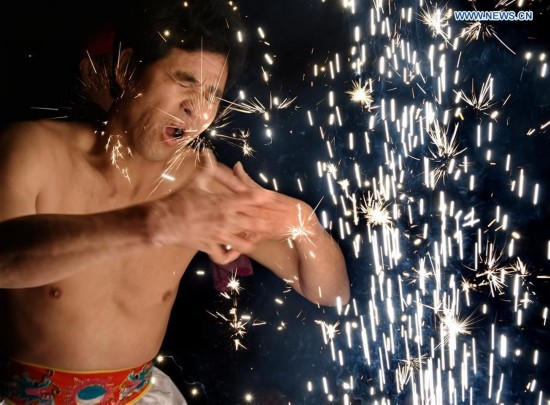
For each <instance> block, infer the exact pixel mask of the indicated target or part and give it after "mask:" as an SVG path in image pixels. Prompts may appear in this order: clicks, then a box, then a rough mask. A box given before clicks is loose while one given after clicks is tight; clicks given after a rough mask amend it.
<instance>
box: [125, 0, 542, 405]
mask: <svg viewBox="0 0 550 405" xmlns="http://www.w3.org/2000/svg"><path fill="white" fill-rule="evenodd" d="M321 3H323V5H322V6H324V5H325V4H326V3H328V2H324V1H323V2H321ZM363 3H364V4H363ZM363 3H361V1H358V0H355V1H349V0H345V1H344V2H343V5H344V11H345V12H346V13H349V16H350V18H352V19H355V22H356V24H355V27H357V28H355V35H354V36H353V37H354V39H353V42H352V43H351V44H350V45H351V46H350V47H349V49H348V50H345V49H344V50H341V49H338V50H335V51H334V52H331V53H330V56H329V57H328V58H327V57H326V56H325V55H321V56H320V55H318V54H317V53H315V52H313V51H312V52H311V55H312V56H311V57H312V58H316V57H317V58H319V60H317V61H312V63H311V65H312V66H314V68H313V69H311V72H309V73H300V74H301V75H302V76H301V79H302V81H303V82H304V83H308V86H307V87H308V89H311V90H312V91H315V90H318V91H321V92H323V94H321V95H319V97H318V98H317V100H325V99H326V100H329V102H327V103H326V105H325V104H324V103H317V104H315V106H314V107H312V108H304V110H305V111H306V113H305V114H304V122H305V123H306V125H307V123H309V126H308V128H310V132H307V130H306V131H305V132H306V135H311V136H312V138H311V139H315V140H317V141H319V140H320V141H321V142H322V148H323V149H322V150H323V151H326V153H327V154H328V157H326V158H318V159H317V158H316V159H315V162H312V163H311V166H313V168H312V170H316V171H317V173H318V178H319V179H322V181H323V182H326V183H325V184H326V186H327V187H328V191H327V196H328V197H327V198H326V200H325V201H329V203H328V205H330V206H332V207H333V208H335V210H337V211H338V212H337V213H330V212H329V211H328V210H322V211H321V213H319V214H318V215H319V219H320V222H321V223H322V224H323V226H324V227H325V228H327V229H330V230H332V231H335V232H336V233H337V234H338V235H339V237H340V241H341V243H342V244H345V243H349V245H350V248H351V250H352V252H353V254H354V257H353V258H352V257H351V256H352V255H350V263H351V266H350V267H352V268H353V265H357V266H356V267H357V268H358V269H359V270H358V271H359V272H360V276H358V277H357V281H356V284H357V285H358V289H359V290H360V291H362V294H361V296H360V297H357V299H355V298H354V299H352V302H350V303H349V304H348V305H345V306H342V305H338V306H337V307H336V314H335V315H337V318H336V319H334V318H331V319H330V320H327V319H320V318H321V317H319V318H313V319H316V320H315V323H316V324H317V325H318V326H320V332H321V336H322V339H323V342H324V345H325V346H326V348H327V351H326V352H327V353H328V356H329V357H330V360H331V361H332V362H333V363H334V365H335V367H336V369H337V371H336V373H335V375H332V374H331V370H329V369H327V370H323V373H322V375H321V376H313V377H312V378H308V380H310V381H309V382H308V384H307V391H308V393H307V395H311V401H310V402H311V403H325V402H327V403H336V402H338V401H340V403H344V404H349V403H351V402H350V398H352V397H353V398H360V399H361V400H367V401H368V402H369V403H381V404H389V403H409V402H410V403H415V404H434V405H442V404H445V403H449V404H462V403H464V404H466V403H470V404H472V403H474V404H475V403H514V401H515V402H517V398H516V397H514V396H513V395H512V394H511V392H512V388H510V387H511V386H512V385H514V384H515V385H516V387H515V388H514V389H515V390H516V391H519V392H521V398H522V400H523V396H528V397H529V398H528V399H525V400H526V401H531V400H533V401H531V402H533V403H539V404H542V403H546V402H547V401H548V400H549V399H550V398H549V397H548V393H547V392H545V390H546V387H544V386H541V385H540V380H541V378H540V377H541V376H540V375H539V376H538V380H535V377H534V376H535V375H536V373H537V370H533V372H532V373H531V372H530V371H526V372H525V374H524V375H519V373H518V374H516V375H515V377H514V379H511V378H510V377H509V375H510V373H509V371H510V370H512V369H514V367H515V366H516V365H515V362H518V363H519V362H520V361H525V360H527V357H528V356H524V355H523V353H526V352H527V348H526V347H524V346H523V345H522V344H521V343H520V342H519V341H518V342H516V340H512V339H510V338H509V336H512V335H514V336H515V335H519V334H521V333H522V332H523V331H524V330H525V329H524V328H525V325H526V324H527V322H530V318H532V317H530V316H527V312H528V310H530V308H532V307H535V305H536V300H535V294H534V293H533V292H531V291H530V289H529V288H530V287H532V286H533V284H532V283H531V280H532V279H537V280H541V279H544V278H545V277H549V276H547V275H542V274H537V275H536V276H535V275H534V273H535V271H533V270H531V264H530V265H529V266H527V264H526V263H525V261H524V260H523V259H520V258H519V257H520V256H521V257H523V256H522V255H521V252H520V250H521V248H522V247H524V245H525V244H526V243H527V242H526V241H525V239H526V238H522V239H520V238H519V235H520V234H521V235H522V236H523V235H524V233H523V232H517V231H518V229H517V226H518V223H519V222H520V221H519V219H518V218H516V217H518V216H519V215H516V212H508V211H507V210H508V209H509V208H510V206H509V205H507V204H508V203H510V201H512V204H516V205H514V207H515V209H517V210H518V212H519V211H520V210H524V211H525V212H529V213H531V212H532V211H534V210H533V204H534V205H537V204H540V203H539V194H540V195H542V188H541V189H540V190H539V185H541V184H542V183H541V182H540V181H539V182H536V181H535V182H531V179H528V178H527V177H526V174H527V173H528V172H527V169H526V168H525V167H527V166H528V164H529V163H531V162H521V161H520V158H519V157H517V156H516V155H515V154H513V152H514V151H513V150H506V152H505V153H504V152H503V151H502V149H503V148H504V149H506V148H507V146H505V144H504V141H499V139H503V140H506V142H511V141H510V139H512V138H511V136H510V137H509V139H508V133H509V132H512V130H510V129H509V126H511V125H513V124H517V122H518V121H521V119H519V118H518V113H517V111H511V110H510V108H508V107H509V106H510V104H511V103H512V102H513V101H514V94H512V91H513V90H512V89H511V86H510V83H512V84H514V83H515V82H514V80H518V79H519V80H520V81H521V84H522V85H523V83H524V82H526V81H527V80H528V79H529V80H539V82H538V83H537V86H539V88H540V89H541V93H542V92H543V89H544V90H546V89H547V88H548V78H547V77H546V76H545V74H543V70H542V68H543V65H544V66H546V65H545V64H546V60H545V59H543V58H542V56H541V59H540V61H539V62H540V63H539V65H537V66H536V68H537V69H538V70H536V72H535V68H533V67H532V65H533V60H535V57H534V56H533V55H532V54H531V53H527V55H528V56H526V59H527V62H526V61H525V60H519V61H516V60H509V61H508V62H509V63H510V65H513V66H515V67H518V66H519V67H520V68H521V67H522V66H523V70H522V71H521V76H520V75H518V77H507V78H506V81H504V80H497V78H498V77H500V76H501V75H500V73H501V72H500V71H493V70H492V68H491V67H487V66H485V65H484V64H478V63H474V62H472V63H470V60H469V58H473V57H480V53H481V52H480V51H479V49H478V48H479V47H480V46H486V47H487V48H488V47H489V46H490V45H491V44H493V43H495V42H496V41H493V39H497V40H498V41H499V42H500V43H501V44H502V45H504V47H506V49H507V50H504V49H502V47H500V46H498V44H497V46H498V52H501V54H500V55H504V56H503V57H504V58H510V59H511V58H514V55H515V54H514V53H513V51H512V50H511V49H510V48H509V47H508V46H506V44H504V42H503V41H502V40H501V38H499V37H498V36H497V32H496V30H495V28H494V27H493V25H490V24H488V23H487V22H484V21H477V22H460V21H457V20H455V19H454V18H453V9H450V8H448V7H447V6H449V7H450V6H451V5H452V6H453V7H455V6H456V5H455V4H454V3H453V4H451V3H448V2H447V3H440V2H437V3H436V2H432V1H429V0H404V1H402V2H396V1H394V0H389V1H386V0H372V1H364V2H363ZM513 4H517V5H518V7H522V6H521V5H519V4H520V1H519V0H518V1H517V2H515V1H512V0H499V1H498V3H497V4H496V7H510V6H512V5H513ZM521 4H523V3H521ZM363 6H364V7H363ZM463 6H464V7H463V8H462V9H466V7H468V8H471V6H475V2H470V1H465V2H464V4H463ZM493 6H495V5H494V4H493ZM357 10H361V13H356V11H357ZM415 10H420V13H419V14H416V13H415ZM459 10H460V9H459ZM499 27H500V25H499ZM258 32H259V33H260V37H261V38H260V44H265V45H266V46H269V43H268V41H267V40H266V37H265V34H264V32H263V30H261V29H260V30H259V31H258ZM424 34H427V35H424ZM417 35H418V36H417ZM489 39H490V40H491V41H487V42H486V43H485V42H484V43H480V42H479V40H483V41H485V40H489ZM473 50H477V52H478V53H474V54H472V51H473ZM508 51H510V52H508ZM483 52H485V50H484V51H483ZM273 54H274V53H273V52H272V50H270V52H268V53H265V54H264V55H273ZM541 55H542V54H541ZM489 56H491V55H490V54H489V53H487V55H485V53H484V54H483V57H489ZM537 60H538V58H537ZM274 62H275V63H281V59H280V58H277V59H273V58H268V57H267V56H266V58H265V60H264V61H263V65H262V66H261V67H260V68H258V71H257V73H258V81H260V82H262V85H263V86H266V87H270V86H271V82H272V80H270V78H272V77H273V75H272V73H271V71H270V68H271V66H272V63H274ZM316 62H317V63H316ZM528 64H529V65H528ZM527 67H531V69H530V70H529V69H527ZM494 69H500V67H499V66H494ZM350 73H352V74H353V77H360V78H365V77H366V78H367V79H366V80H363V79H360V80H353V81H352V82H351V83H352V84H351V86H352V87H351V89H350V88H349V84H350V81H349V80H350V79H349V75H350ZM478 73H480V74H478ZM497 73H499V74H497ZM480 75H481V78H480ZM483 80H485V81H483ZM470 83H471V89H468V87H470ZM476 83H477V84H478V85H477V87H476ZM479 84H481V87H480V88H479ZM516 84H517V83H516ZM465 88H466V90H465ZM269 94H270V96H269V99H267V98H262V97H260V96H254V95H252V96H248V97H247V96H245V94H244V91H243V92H242V93H241V95H240V97H239V99H236V100H234V101H228V100H221V102H222V106H223V108H222V111H221V112H220V114H218V118H217V120H216V122H215V123H214V124H213V125H212V130H210V131H207V132H206V133H205V136H204V137H201V139H203V140H200V141H198V142H199V143H200V142H205V143H206V141H205V140H204V139H205V138H207V139H208V140H209V141H211V142H212V143H215V142H216V141H220V142H224V143H227V144H231V145H233V146H236V147H237V148H240V150H241V152H242V154H243V155H244V156H248V155H252V154H253V153H254V148H253V145H254V147H255V146H256V144H257V143H255V141H256V140H257V137H256V136H255V135H256V131H249V130H235V129H233V130H229V126H230V124H231V119H230V118H231V115H232V114H233V113H238V114H246V115H251V116H252V117H247V118H251V119H257V120H259V121H261V122H260V124H259V127H260V128H262V129H264V128H265V132H266V134H268V136H269V138H270V142H271V141H272V140H275V137H276V135H277V134H276V132H277V131H272V127H271V120H275V119H277V117H276V116H277V115H278V114H277V112H278V110H281V109H285V108H288V107H289V106H291V105H293V104H294V102H295V100H296V98H291V99H284V100H283V101H282V102H279V101H278V99H277V97H273V96H271V94H272V93H271V89H270V88H269ZM343 94H345V95H346V97H340V96H342V95H343ZM373 94H376V106H375V107H374V106H373V103H374V97H373ZM495 94H496V95H499V94H510V96H508V98H506V100H504V101H503V102H502V103H500V102H499V103H498V104H499V111H494V110H493V109H494V107H495V105H496V104H497V102H496V101H495ZM498 97H500V96H498ZM509 99H510V100H511V101H510V103H509V102H508V101H509ZM342 100H343V104H338V101H340V102H342ZM302 101H303V100H301V99H300V103H301V104H302ZM539 101H540V100H539ZM353 103H356V104H359V105H360V106H361V108H360V109H358V108H350V106H351V105H352V104H353ZM540 104H544V103H540ZM373 110H375V111H373ZM296 111H299V109H298V108H295V109H294V111H293V112H296ZM350 111H351V112H350ZM466 111H469V112H472V114H471V115H469V114H466V113H465V112H466ZM353 114H356V116H355V115H353ZM470 116H473V117H474V118H469V117H470ZM497 116H498V117H499V119H498V120H497V119H496V117H497ZM503 116H504V117H506V119H502V117H503ZM519 117H520V118H521V117H522V115H521V114H520V115H519ZM470 121H472V122H470ZM546 121H548V119H547V118H546V117H543V118H540V120H539V121H538V123H537V124H532V125H531V127H527V128H526V129H525V131H524V132H523V133H527V134H528V135H529V134H533V131H535V130H534V129H532V128H538V126H539V125H541V124H540V123H541V122H546ZM353 125H356V126H357V128H355V127H352V126H353ZM525 125H527V124H525ZM472 126H473V129H472ZM523 127H524V126H522V129H523ZM543 129H544V127H541V131H542V130H543ZM293 130H294V127H293ZM529 131H530V132H529ZM281 132H282V131H281ZM288 132H289V133H293V132H292V131H288ZM519 132H521V131H519ZM295 133H298V130H296V132H295ZM251 134H252V135H251ZM319 134H320V136H319ZM531 138H535V137H531ZM344 139H345V140H346V142H343V141H342V140H344ZM203 145H204V144H203ZM310 146H311V150H312V153H314V151H315V149H314V148H315V147H317V146H318V145H314V144H313V142H312V144H311V145H310ZM308 147H309V146H308ZM257 149H258V150H259V149H260V148H257ZM182 153H190V152H183V151H182ZM311 156H314V155H313V154H312V155H311ZM119 159H120V158H119ZM177 164H178V162H177V161H176V160H174V161H173V162H172V166H173V167H177ZM522 165H524V166H522ZM173 171H174V170H167V171H166V173H164V175H165V178H169V176H170V175H171V173H173ZM486 173H489V174H493V173H494V174H497V175H500V177H503V178H504V181H502V184H500V183H499V182H497V180H493V179H490V180H487V178H486V177H485V175H486ZM524 173H525V175H524ZM260 177H261V178H262V179H263V180H264V182H265V183H266V184H267V183H269V182H270V181H273V184H276V181H275V179H270V178H269V176H266V175H264V174H263V173H260ZM306 177H307V176H304V177H300V178H299V181H298V183H299V188H300V192H303V194H304V195H307V191H308V190H307V188H306V187H307V183H306V181H305V180H304V179H305V178H306ZM312 177H313V176H312ZM495 177H498V176H495ZM440 180H443V181H440ZM499 180H502V179H499ZM535 184H536V186H535ZM527 190H530V191H529V192H532V193H534V195H535V194H536V197H533V198H532V199H531V198H525V197H526V195H527ZM510 198H512V200H510ZM527 200H529V201H527ZM533 201H535V202H533ZM522 204H523V205H522ZM316 209H317V207H316ZM537 209H538V207H537ZM315 211H316V210H315ZM522 212H523V211H522ZM308 219H309V218H307V217H304V215H303V213H302V211H301V208H300V206H299V205H298V225H296V226H290V227H288V232H287V235H286V236H287V237H288V238H287V240H288V242H289V244H291V245H292V242H293V241H295V240H297V239H300V238H305V239H307V240H310V242H311V239H310V236H311V234H312V230H311V229H310V228H309V227H308ZM365 225H366V226H365ZM547 240H548V238H547ZM545 243H546V242H545ZM496 246H499V249H497V247H496ZM549 246H550V244H549ZM500 248H502V249H500ZM548 251H550V248H548ZM549 257H550V254H549ZM284 281H285V286H284V289H283V290H284V291H285V292H288V291H290V290H291V289H292V285H293V284H294V283H296V282H298V279H292V280H284ZM362 281H364V284H365V286H363V285H361V282H362ZM228 287H229V288H230V291H229V292H227V293H223V294H222V296H224V297H225V298H226V299H227V300H228V301H229V302H230V303H231V308H230V310H229V312H228V313H225V312H223V311H219V312H216V313H215V314H213V316H215V317H216V318H218V319H220V320H222V321H223V323H224V324H226V325H228V326H229V330H230V333H231V340H232V344H233V346H234V347H235V349H236V350H238V349H240V348H244V347H245V346H244V341H245V336H246V333H247V329H248V327H250V326H254V325H255V324H256V323H252V322H251V320H250V317H248V316H246V315H242V314H240V312H239V311H238V308H237V304H238V302H237V296H238V295H239V294H242V292H241V286H240V283H239V280H238V279H237V278H236V277H233V278H231V280H230V282H229V286H228ZM362 288H364V289H363V290H361V289H362ZM276 302H277V304H279V305H280V304H281V303H282V301H281V300H280V299H277V300H276ZM324 311H325V310H324ZM505 311H509V315H511V316H512V317H513V319H512V320H510V319H507V317H506V316H504V315H502V314H504V312H505ZM328 312H329V310H326V312H324V314H327V313H328ZM541 313H542V311H541ZM465 314H467V315H466V316H464V315H465ZM547 315H548V310H547V309H546V311H545V312H544V315H543V319H539V321H540V322H541V323H542V322H543V321H544V326H545V327H546V325H547V322H546V320H547ZM501 316H502V319H501V318H500V317H501ZM277 324H278V325H279V326H278V330H279V331H284V330H286V329H287V327H288V324H287V323H286V322H284V321H280V322H278V323H277ZM529 349H530V348H529ZM533 352H534V353H536V354H534V355H533V356H534V357H533V358H534V359H536V360H533V361H532V363H533V364H535V365H536V364H537V362H538V364H540V362H541V359H540V357H542V356H545V355H546V354H547V353H543V351H540V350H534V351H533ZM512 353H514V354H513V355H511V354H512ZM517 353H522V355H519V354H517ZM530 355H531V354H530ZM511 360H513V361H511ZM545 360H547V359H546V358H545ZM516 380H517V381H516ZM537 381H538V382H537ZM518 384H519V385H521V387H520V388H517V386H518ZM525 387H528V389H527V390H526V389H525ZM315 395H317V397H315V398H322V399H319V400H318V401H317V402H316V401H315V400H314V399H313V398H314V396H315ZM535 398H536V400H535ZM254 400H255V399H254ZM545 401H546V402H545Z"/></svg>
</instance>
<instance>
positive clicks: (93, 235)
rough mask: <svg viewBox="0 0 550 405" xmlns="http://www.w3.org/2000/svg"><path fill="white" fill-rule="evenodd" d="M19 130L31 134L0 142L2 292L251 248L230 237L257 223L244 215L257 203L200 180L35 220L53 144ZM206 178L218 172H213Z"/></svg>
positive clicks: (226, 257) (225, 258)
mask: <svg viewBox="0 0 550 405" xmlns="http://www.w3.org/2000/svg"><path fill="white" fill-rule="evenodd" d="M25 125H30V126H31V127H29V128H23V129H22V128H21V127H20V128H19V129H17V130H15V131H12V133H8V134H6V136H4V138H2V139H0V190H2V192H1V194H0V221H1V222H0V288H30V287H36V286H41V285H46V284H50V283H53V282H56V281H59V280H62V279H65V278H67V277H70V276H71V275H74V274H77V273H79V272H81V271H84V270H86V269H90V268H97V267H98V266H103V265H105V264H108V263H110V262H111V261H113V260H120V258H121V255H131V254H133V253H137V252H139V251H141V250H142V249H145V248H150V249H154V248H156V247H158V246H164V245H172V246H173V245H177V246H182V247H186V248H188V249H193V250H196V251H198V250H201V251H204V252H206V253H208V254H210V255H211V256H213V257H216V258H217V261H218V262H219V263H223V262H230V261H232V260H233V259H234V258H235V257H236V256H237V255H238V251H246V250H247V249H248V248H249V247H250V245H251V244H252V243H253V241H252V240H248V239H246V238H243V237H239V236H236V235H244V234H248V233H250V231H251V230H252V229H255V228H256V227H257V225H258V224H257V222H258V219H257V218H255V215H254V214H247V213H248V212H254V209H253V208H254V207H255V206H257V205H258V204H260V203H261V201H259V200H258V196H257V195H255V194H254V193H249V192H246V191H245V192H243V193H237V194H236V193H227V194H219V193H213V192H212V191H211V190H208V189H206V188H205V187H204V183H208V179H205V178H204V176H203V177H199V178H197V179H194V180H193V181H191V182H190V184H189V185H187V186H186V187H185V189H182V190H179V191H177V192H175V193H173V194H171V195H170V196H168V197H166V198H164V199H161V200H157V201H153V202H151V203H147V204H141V205H134V206H130V207H127V208H123V209H119V210H115V211H109V212H101V213H94V214H87V215H64V214H37V212H36V201H37V197H38V195H39V194H40V192H41V190H42V189H43V188H44V187H47V184H48V179H51V177H52V176H54V175H55V168H54V167H52V166H51V165H52V163H51V162H52V161H53V159H52V156H49V155H48V153H49V152H48V151H49V150H51V148H52V145H51V142H50V141H49V140H48V139H46V138H47V136H46V137H40V135H42V134H38V135H28V134H33V133H36V130H37V128H36V127H33V125H37V124H25ZM25 134H27V135H25ZM23 137H27V138H23ZM207 172H208V171H207ZM205 176H206V177H208V176H211V177H212V176H214V177H216V176H224V173H223V172H219V171H217V169H216V167H215V166H214V167H212V168H210V169H209V173H205ZM243 190H244V188H243ZM226 245H229V246H232V247H233V248H234V249H233V250H226V249H224V246H226Z"/></svg>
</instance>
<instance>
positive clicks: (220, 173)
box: [213, 165, 249, 193]
mask: <svg viewBox="0 0 550 405" xmlns="http://www.w3.org/2000/svg"><path fill="white" fill-rule="evenodd" d="M213 178H214V179H215V180H217V181H218V182H220V183H221V184H223V185H224V186H225V187H227V188H228V189H229V190H230V191H233V192H236V193H238V192H243V191H246V190H248V189H249V186H247V185H246V184H245V183H244V182H243V181H242V180H241V179H239V178H238V177H237V176H235V174H234V173H233V172H232V171H231V169H229V168H228V167H226V166H223V165H219V167H218V168H217V169H216V170H215V171H214V173H213Z"/></svg>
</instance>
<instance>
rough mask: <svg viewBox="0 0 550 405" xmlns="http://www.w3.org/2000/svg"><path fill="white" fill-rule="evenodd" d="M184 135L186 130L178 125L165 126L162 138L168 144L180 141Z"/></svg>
mask: <svg viewBox="0 0 550 405" xmlns="http://www.w3.org/2000/svg"><path fill="white" fill-rule="evenodd" d="M185 135H186V130H185V129H184V128H180V127H172V126H169V127H165V128H164V140H165V141H166V142H167V143H168V144H169V145H175V144H176V143H178V142H179V141H181V140H182V139H183V138H184V137H185Z"/></svg>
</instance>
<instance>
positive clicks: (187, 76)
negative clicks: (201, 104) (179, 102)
mask: <svg viewBox="0 0 550 405" xmlns="http://www.w3.org/2000/svg"><path fill="white" fill-rule="evenodd" d="M174 76H175V78H176V80H179V81H182V82H190V83H193V84H199V83H200V82H199V80H198V79H197V78H196V77H195V76H194V75H193V74H191V73H189V72H184V71H181V70H178V71H176V73H175V74H174Z"/></svg>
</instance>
